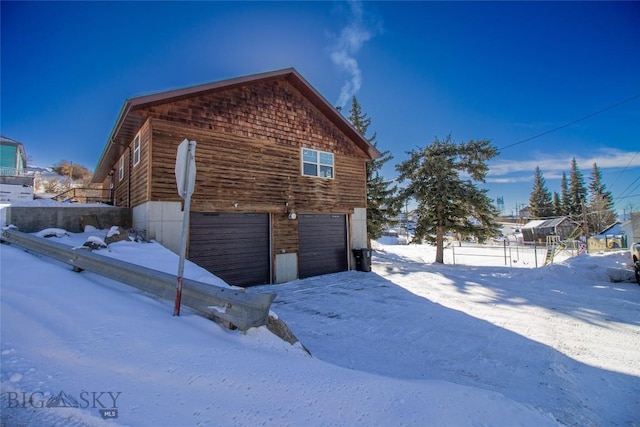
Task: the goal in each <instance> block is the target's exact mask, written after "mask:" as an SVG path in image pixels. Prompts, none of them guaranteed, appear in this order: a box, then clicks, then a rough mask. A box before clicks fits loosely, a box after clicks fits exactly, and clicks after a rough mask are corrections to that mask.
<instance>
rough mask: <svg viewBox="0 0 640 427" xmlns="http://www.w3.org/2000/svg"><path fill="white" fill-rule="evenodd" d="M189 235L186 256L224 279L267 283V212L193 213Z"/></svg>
mask: <svg viewBox="0 0 640 427" xmlns="http://www.w3.org/2000/svg"><path fill="white" fill-rule="evenodd" d="M189 236H190V237H189V259H190V260H191V261H193V262H195V263H196V264H198V265H199V266H201V267H203V268H206V269H207V270H209V271H210V272H212V273H213V274H215V275H216V276H218V277H220V278H221V279H223V280H224V281H225V282H227V283H229V284H231V285H236V286H250V285H259V284H265V283H269V282H270V277H271V269H270V265H271V262H270V255H269V214H237V213H202V212H193V213H191V224H190V235H189Z"/></svg>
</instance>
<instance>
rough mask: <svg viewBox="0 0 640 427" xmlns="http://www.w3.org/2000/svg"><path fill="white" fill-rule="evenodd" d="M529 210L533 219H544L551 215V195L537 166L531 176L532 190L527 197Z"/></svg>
mask: <svg viewBox="0 0 640 427" xmlns="http://www.w3.org/2000/svg"><path fill="white" fill-rule="evenodd" d="M529 210H530V212H531V216H532V217H534V218H545V217H549V216H551V215H552V214H553V205H552V202H551V193H550V192H549V190H548V189H547V184H546V183H545V180H544V177H543V176H542V171H541V170H540V167H539V166H536V171H535V173H534V175H533V190H532V191H531V195H530V196H529Z"/></svg>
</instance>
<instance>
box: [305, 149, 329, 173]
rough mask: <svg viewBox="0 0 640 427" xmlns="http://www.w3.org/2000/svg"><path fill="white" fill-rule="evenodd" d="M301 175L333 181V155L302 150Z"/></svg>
mask: <svg viewBox="0 0 640 427" xmlns="http://www.w3.org/2000/svg"><path fill="white" fill-rule="evenodd" d="M302 175H304V176H317V177H320V178H330V179H333V154H332V153H325V152H324V151H317V150H311V149H309V148H303V149H302Z"/></svg>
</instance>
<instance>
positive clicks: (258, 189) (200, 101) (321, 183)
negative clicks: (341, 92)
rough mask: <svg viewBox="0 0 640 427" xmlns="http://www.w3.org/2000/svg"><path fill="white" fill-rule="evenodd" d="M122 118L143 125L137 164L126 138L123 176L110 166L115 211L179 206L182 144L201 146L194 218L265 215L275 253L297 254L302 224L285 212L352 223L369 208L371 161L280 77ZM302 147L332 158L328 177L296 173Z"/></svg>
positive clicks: (144, 109) (139, 108)
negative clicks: (177, 163) (178, 160)
mask: <svg viewBox="0 0 640 427" xmlns="http://www.w3.org/2000/svg"><path fill="white" fill-rule="evenodd" d="M127 114H128V115H134V116H139V117H140V120H141V121H142V122H143V123H144V124H143V125H142V127H141V128H140V135H141V141H140V142H141V153H140V158H141V161H140V163H139V164H138V165H136V166H135V167H133V149H134V147H133V140H132V141H130V144H129V146H128V148H127V149H126V150H125V151H124V153H123V156H125V159H126V161H125V177H124V179H122V180H119V179H118V163H116V164H115V165H114V168H113V171H114V174H115V175H114V176H115V180H114V182H115V186H114V195H115V203H116V205H118V206H130V207H134V206H137V205H139V204H141V203H144V202H147V201H175V202H181V201H182V199H181V198H180V197H179V195H178V193H177V188H176V180H175V157H176V150H177V147H178V145H179V144H180V143H181V142H182V141H183V140H184V139H185V138H186V139H189V140H195V141H197V147H196V167H197V176H196V185H195V190H194V193H193V195H192V199H191V203H192V204H191V210H192V212H194V213H198V212H200V213H203V212H217V213H232V212H235V213H239V212H244V213H269V214H271V217H270V218H271V228H272V234H271V244H272V245H271V250H272V251H273V253H274V254H278V253H291V252H295V253H298V252H299V249H300V246H299V237H298V231H299V230H298V225H299V224H298V220H297V219H289V217H288V215H287V212H295V213H296V214H298V215H300V214H342V215H345V214H346V218H347V221H348V219H349V214H351V213H352V212H353V209H354V208H366V167H365V165H366V161H367V159H368V158H369V157H368V155H367V154H366V153H365V152H364V151H362V149H361V148H359V147H358V146H357V144H356V143H355V142H354V141H353V140H352V139H350V138H349V137H347V136H346V134H345V133H343V131H342V130H341V129H340V128H339V127H338V126H336V124H335V123H334V122H332V121H331V120H330V119H329V118H327V117H326V116H325V115H324V113H323V112H322V111H320V110H319V109H318V107H316V105H314V104H313V103H312V102H311V101H309V100H308V99H307V98H306V97H305V96H304V95H303V94H302V93H300V92H299V91H298V90H297V89H296V88H295V87H294V86H293V85H291V84H290V83H289V82H287V81H286V80H270V81H260V82H253V83H251V84H247V85H244V86H239V87H231V88H228V89H224V90H217V91H215V92H212V93H201V94H198V95H190V96H189V97H186V98H183V99H180V100H173V101H170V102H166V103H164V104H159V105H156V104H154V105H153V106H146V107H144V106H141V105H138V106H136V107H135V108H134V109H133V110H131V111H129V112H127ZM134 137H135V136H134ZM302 148H310V149H314V150H318V151H324V152H329V153H332V154H333V155H334V178H333V179H324V178H316V177H308V176H302V172H301V165H302V160H301V155H302V152H301V150H302ZM347 249H348V247H347V248H345V250H347ZM272 261H273V260H272ZM340 268H341V269H342V268H343V267H342V266H341V267H340Z"/></svg>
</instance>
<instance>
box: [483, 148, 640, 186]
mask: <svg viewBox="0 0 640 427" xmlns="http://www.w3.org/2000/svg"><path fill="white" fill-rule="evenodd" d="M574 157H575V158H576V162H577V163H578V167H579V168H580V170H581V171H582V173H583V175H587V174H589V173H590V171H591V168H592V166H593V164H594V163H596V164H597V165H598V167H599V168H600V169H610V168H625V167H638V166H640V154H638V153H633V152H626V151H621V150H617V149H614V148H612V149H603V150H600V151H599V152H597V153H594V154H593V155H589V156H574V155H571V154H565V155H561V156H553V157H546V156H545V157H542V156H541V157H538V158H531V159H527V160H500V159H498V160H495V161H493V162H491V163H490V165H489V166H490V170H489V173H488V174H487V182H494V183H506V182H525V181H531V180H532V179H533V178H532V177H533V172H534V171H535V168H536V166H539V167H540V170H542V173H543V174H544V177H545V179H556V178H557V179H559V178H560V177H561V176H562V172H563V171H564V172H566V173H567V175H568V174H569V171H570V170H571V160H572V159H573V158H574ZM523 173H526V174H527V175H526V176H522V175H521V174H523ZM514 174H517V175H514ZM512 175H514V176H512Z"/></svg>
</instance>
